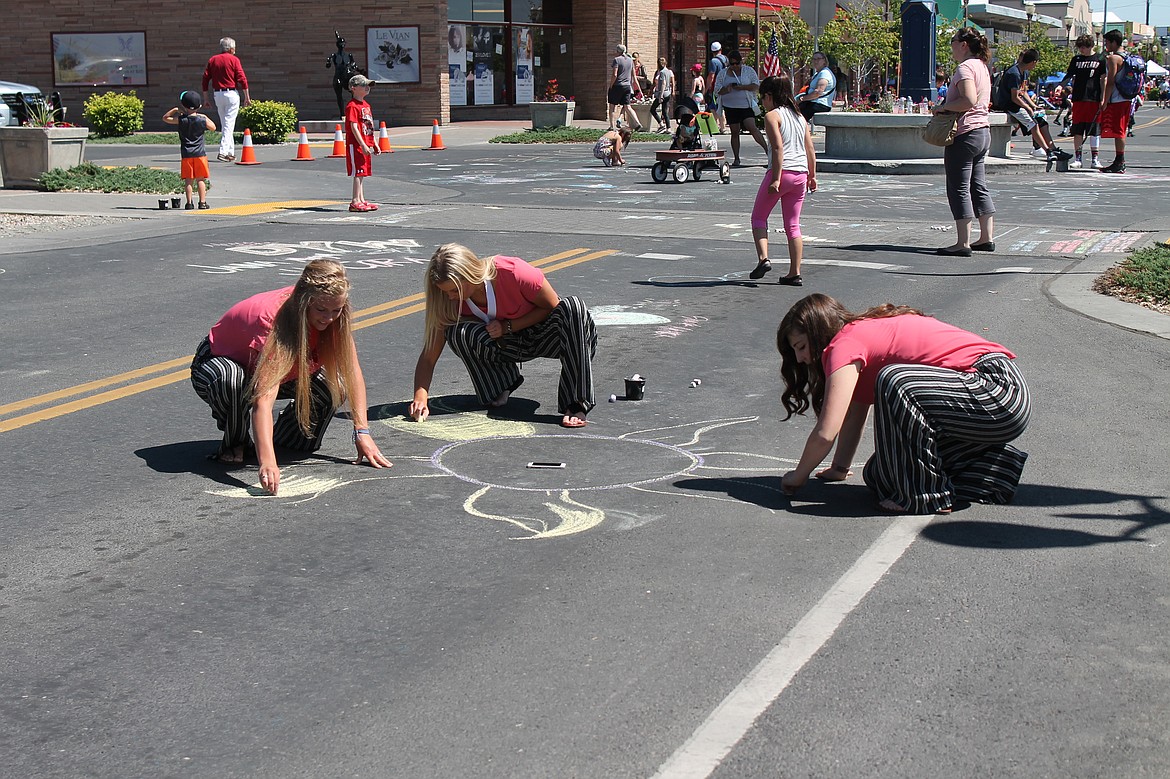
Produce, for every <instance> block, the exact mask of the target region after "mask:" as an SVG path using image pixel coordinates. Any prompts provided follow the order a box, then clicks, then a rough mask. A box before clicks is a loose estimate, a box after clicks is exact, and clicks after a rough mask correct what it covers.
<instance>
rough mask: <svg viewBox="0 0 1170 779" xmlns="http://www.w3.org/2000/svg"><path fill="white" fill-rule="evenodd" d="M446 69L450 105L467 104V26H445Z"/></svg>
mask: <svg viewBox="0 0 1170 779" xmlns="http://www.w3.org/2000/svg"><path fill="white" fill-rule="evenodd" d="M447 70H448V72H449V76H448V78H449V79H450V83H449V86H450V87H451V105H467V28H466V27H464V26H463V25H462V24H451V25H448V26H447Z"/></svg>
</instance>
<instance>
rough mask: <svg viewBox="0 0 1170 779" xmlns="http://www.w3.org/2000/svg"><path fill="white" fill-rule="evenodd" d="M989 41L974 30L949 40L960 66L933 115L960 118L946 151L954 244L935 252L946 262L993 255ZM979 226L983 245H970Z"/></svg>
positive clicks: (945, 162)
mask: <svg viewBox="0 0 1170 779" xmlns="http://www.w3.org/2000/svg"><path fill="white" fill-rule="evenodd" d="M988 45H989V44H988V43H987V38H986V36H984V35H983V34H982V33H980V32H978V31H976V30H975V29H974V28H971V27H964V28H962V29H960V30H956V31H955V34H954V35H952V36H951V56H952V57H954V58H955V62H957V63H959V64H958V67H956V68H955V74H954V75H953V76H951V83H950V86H949V87H948V88H947V99H946V102H945V103H943V104H942V105H939V106H937V107H936V108H935V109H934V112H935V113H936V114H938V113H955V114H959V121H958V124H957V125H956V126H955V141H954V143H952V144H951V145H950V146H947V147H945V149H944V150H943V168H944V169H945V170H946V176H947V201H948V203H950V207H951V216H953V217H954V218H955V242H954V244H952V245H951V246H945V247H942V248H940V249H937V250H936V252H937V253H938V254H940V255H942V256H944V257H970V256H971V252H972V251H977V252H993V251H995V234H994V225H993V223H992V215H994V214H995V204H994V203H992V202H991V192H990V191H989V190H988V189H987V172H986V170H985V169H984V161H985V160H986V159H987V153H988V152H989V151H991V122H990V120H989V119H988V105H989V104H990V103H991V73H990V72H989V71H988V69H987V62H988V59H989V58H990V56H991V55H990V53H989V51H988ZM972 219H978V220H979V240H978V241H976V242H975V243H971V221H972Z"/></svg>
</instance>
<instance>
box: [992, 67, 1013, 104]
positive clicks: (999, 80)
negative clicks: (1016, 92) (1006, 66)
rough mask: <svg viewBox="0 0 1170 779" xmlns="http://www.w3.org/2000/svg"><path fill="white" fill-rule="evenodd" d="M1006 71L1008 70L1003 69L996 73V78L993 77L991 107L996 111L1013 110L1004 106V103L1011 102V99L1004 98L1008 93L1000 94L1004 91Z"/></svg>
mask: <svg viewBox="0 0 1170 779" xmlns="http://www.w3.org/2000/svg"><path fill="white" fill-rule="evenodd" d="M1005 72H1007V71H1005V70H1001V71H1000V72H998V73H996V74H995V76H994V78H992V79H991V107H992V108H994V109H995V110H996V111H1010V110H1012V109H1011V108H1004V103H1005V102H1008V103H1010V102H1011V101H1010V100H1004V98H1005V97H1007V95H1003V94H1000V93H1001V92H1002V91H1003V74H1004V73H1005Z"/></svg>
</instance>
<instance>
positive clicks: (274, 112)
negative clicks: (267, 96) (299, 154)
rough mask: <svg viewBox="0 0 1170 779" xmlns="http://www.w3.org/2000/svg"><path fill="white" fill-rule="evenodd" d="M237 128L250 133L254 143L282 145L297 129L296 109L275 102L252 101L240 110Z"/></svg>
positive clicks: (289, 104) (290, 105) (291, 105)
mask: <svg viewBox="0 0 1170 779" xmlns="http://www.w3.org/2000/svg"><path fill="white" fill-rule="evenodd" d="M238 124H239V127H240V129H241V130H243V129H245V128H246V129H248V130H251V131H252V140H253V141H255V142H256V143H284V141H285V140H286V139H287V138H288V134H289V133H291V132H292V131H293V130H295V129H296V127H297V107H296V106H294V105H293V104H292V103H281V102H278V101H276V100H253V101H252V105H247V106H244V107H243V108H241V109H240V119H239V122H238Z"/></svg>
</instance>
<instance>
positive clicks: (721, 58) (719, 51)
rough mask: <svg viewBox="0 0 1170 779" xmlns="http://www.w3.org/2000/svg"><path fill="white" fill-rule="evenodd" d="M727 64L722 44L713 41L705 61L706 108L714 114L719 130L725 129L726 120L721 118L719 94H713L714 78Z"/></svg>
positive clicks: (721, 108) (721, 106) (717, 76)
mask: <svg viewBox="0 0 1170 779" xmlns="http://www.w3.org/2000/svg"><path fill="white" fill-rule="evenodd" d="M727 65H728V61H727V55H726V54H724V53H723V44H721V43H720V42H719V41H715V42H714V43H712V44H711V60H710V62H708V63H707V87H706V92H707V110H708V111H710V112H711V113H713V114H715V121H716V122H718V123H719V132H720V133H723V132H725V131H726V130H727V120H726V119H724V118H723V105H722V101H721V100H719V96H718V95H716V94H715V79H717V78H719V74H720V72H722V70H723V69H724V68H726V67H727Z"/></svg>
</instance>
